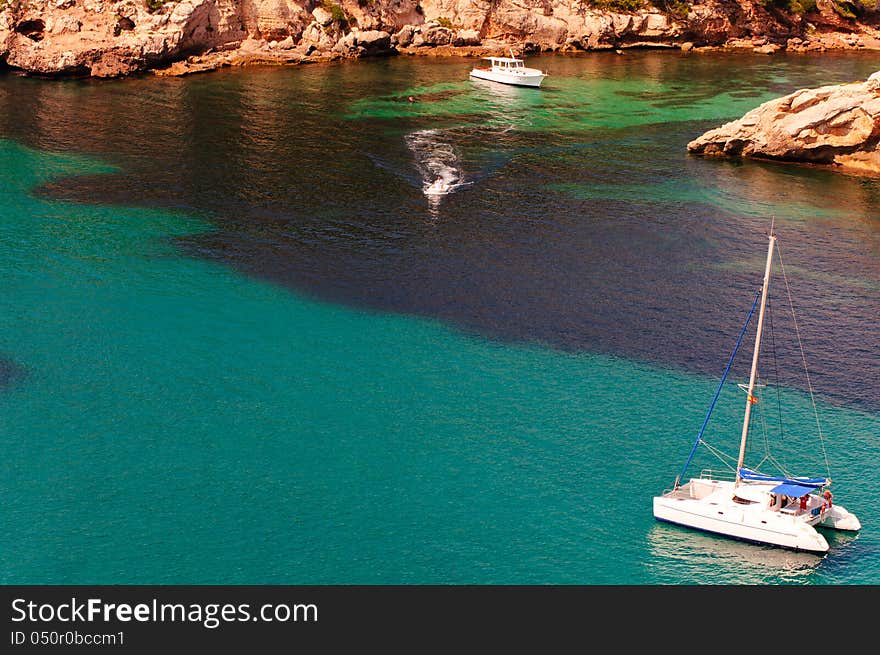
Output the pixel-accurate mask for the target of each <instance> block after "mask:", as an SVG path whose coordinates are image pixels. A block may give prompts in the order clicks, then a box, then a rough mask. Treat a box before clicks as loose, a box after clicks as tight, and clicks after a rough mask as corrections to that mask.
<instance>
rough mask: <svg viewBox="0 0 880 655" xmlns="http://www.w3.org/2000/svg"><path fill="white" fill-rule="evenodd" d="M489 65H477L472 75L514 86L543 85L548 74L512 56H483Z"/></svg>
mask: <svg viewBox="0 0 880 655" xmlns="http://www.w3.org/2000/svg"><path fill="white" fill-rule="evenodd" d="M483 59H484V60H486V61H488V62H489V64H488V66H485V67H480V66H475V67H474V69H473V70H472V71H471V75H470V76H471V77H475V78H477V79H481V80H490V81H492V82H500V83H501V84H512V85H514V86H533V87H539V86H541V82H543V81H544V78H545V77H547V74H546V73H544V72H543V71H541V70H539V69H537V68H528V67H527V66H526V65H525V62H524V61H523V60H522V59H517V58H516V57H514V56H513V53H511V56H510V57H483Z"/></svg>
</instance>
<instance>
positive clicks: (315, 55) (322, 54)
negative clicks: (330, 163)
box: [141, 32, 880, 77]
mask: <svg viewBox="0 0 880 655" xmlns="http://www.w3.org/2000/svg"><path fill="white" fill-rule="evenodd" d="M511 48H513V49H514V50H515V51H518V52H517V56H523V54H525V55H528V54H550V53H557V54H589V53H592V52H609V51H614V52H617V53H618V54H624V53H625V52H626V51H629V50H677V51H679V52H693V53H696V54H711V53H727V52H743V51H750V52H753V53H756V54H764V55H774V54H783V53H793V54H812V53H822V52H880V38H877V37H874V36H872V35H853V34H851V33H846V32H828V33H824V34H821V35H819V36H814V37H810V38H806V39H802V38H798V37H795V38H791V39H788V41H787V42H786V43H785V44H779V43H775V42H773V41H772V40H771V39H769V38H767V37H753V38H750V39H732V40H730V41H728V42H727V43H725V44H723V45H705V46H696V45H694V44H693V43H690V42H687V41H685V42H682V43H671V42H670V43H660V42H658V43H645V42H641V43H631V44H619V45H617V46H608V47H597V48H590V49H581V48H571V47H569V48H555V49H549V48H547V49H541V48H531V49H529V48H528V47H527V46H526V47H524V46H523V44H510V43H507V42H504V43H502V42H493V43H486V44H481V45H464V46H452V45H441V46H432V47H425V46H405V47H396V48H392V49H391V50H389V51H387V52H383V53H380V54H370V55H364V54H361V55H356V56H346V55H344V54H341V53H339V52H333V51H319V50H314V51H308V50H307V49H305V48H302V47H301V46H297V47H280V46H279V45H272V43H271V42H265V41H258V42H250V44H248V45H243V46H242V47H238V48H231V49H223V50H217V51H213V50H209V51H207V52H204V53H201V54H195V55H190V56H188V57H186V58H185V59H180V60H177V61H174V62H172V63H171V64H169V65H168V66H165V67H162V68H159V67H157V68H150V69H147V70H144V71H141V72H142V73H144V74H151V75H157V76H165V77H183V76H186V75H195V74H199V73H210V72H213V71H217V70H220V69H221V68H230V67H246V66H297V65H308V64H318V63H333V62H340V61H355V60H360V59H377V58H381V57H435V58H445V57H477V58H479V57H488V56H504V55H506V54H507V53H509V52H510V50H511Z"/></svg>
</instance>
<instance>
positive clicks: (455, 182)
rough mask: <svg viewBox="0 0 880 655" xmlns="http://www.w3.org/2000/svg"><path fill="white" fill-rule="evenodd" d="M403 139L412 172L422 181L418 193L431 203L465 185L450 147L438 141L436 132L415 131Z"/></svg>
mask: <svg viewBox="0 0 880 655" xmlns="http://www.w3.org/2000/svg"><path fill="white" fill-rule="evenodd" d="M404 139H405V140H406V145H407V147H408V148H409V149H410V151H411V152H412V153H413V156H414V157H415V161H416V168H417V169H418V172H419V175H420V176H421V180H422V192H423V193H424V194H425V195H426V196H427V197H428V198H429V199H432V200H434V201H435V202H436V201H438V200H439V198H441V197H442V196H446V195H449V194H450V193H453V192H454V191H455V190H457V189H459V188H460V187H462V186H465V185H466V184H469V182H466V181H465V180H464V172H463V171H462V169H461V163H460V159H459V156H458V153H457V152H456V151H455V148H454V147H453V146H452V144H450V143H448V142H446V141H444V140H443V139H442V134H441V132H440V131H439V130H419V131H417V132H411V133H410V134H407V135H406V136H405V137H404Z"/></svg>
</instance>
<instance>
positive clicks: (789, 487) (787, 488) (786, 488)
mask: <svg viewBox="0 0 880 655" xmlns="http://www.w3.org/2000/svg"><path fill="white" fill-rule="evenodd" d="M813 489H815V487H805V486H803V485H800V484H791V483H790V482H786V483H785V484H780V485H779V486H778V487H773V488H772V489H771V490H770V491H772V492H773V493H775V494H784V495H786V496H794V497H795V498H800V497H801V496H803V495H806V494H808V493H810V492H811V491H813Z"/></svg>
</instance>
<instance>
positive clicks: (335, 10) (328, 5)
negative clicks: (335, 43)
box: [321, 0, 348, 26]
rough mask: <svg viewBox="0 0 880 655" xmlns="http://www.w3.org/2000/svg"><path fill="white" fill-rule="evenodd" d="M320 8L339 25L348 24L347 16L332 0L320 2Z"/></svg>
mask: <svg viewBox="0 0 880 655" xmlns="http://www.w3.org/2000/svg"><path fill="white" fill-rule="evenodd" d="M321 8H322V9H324V10H325V11H326V12H327V13H328V14H330V17H331V18H332V19H333V22H335V23H339V24H340V25H341V26H345V25H348V16H346V15H345V10H344V9H343V8H342V7H341V6H339V5H338V4H336V3H335V2H333V1H332V0H324V2H322V3H321Z"/></svg>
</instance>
